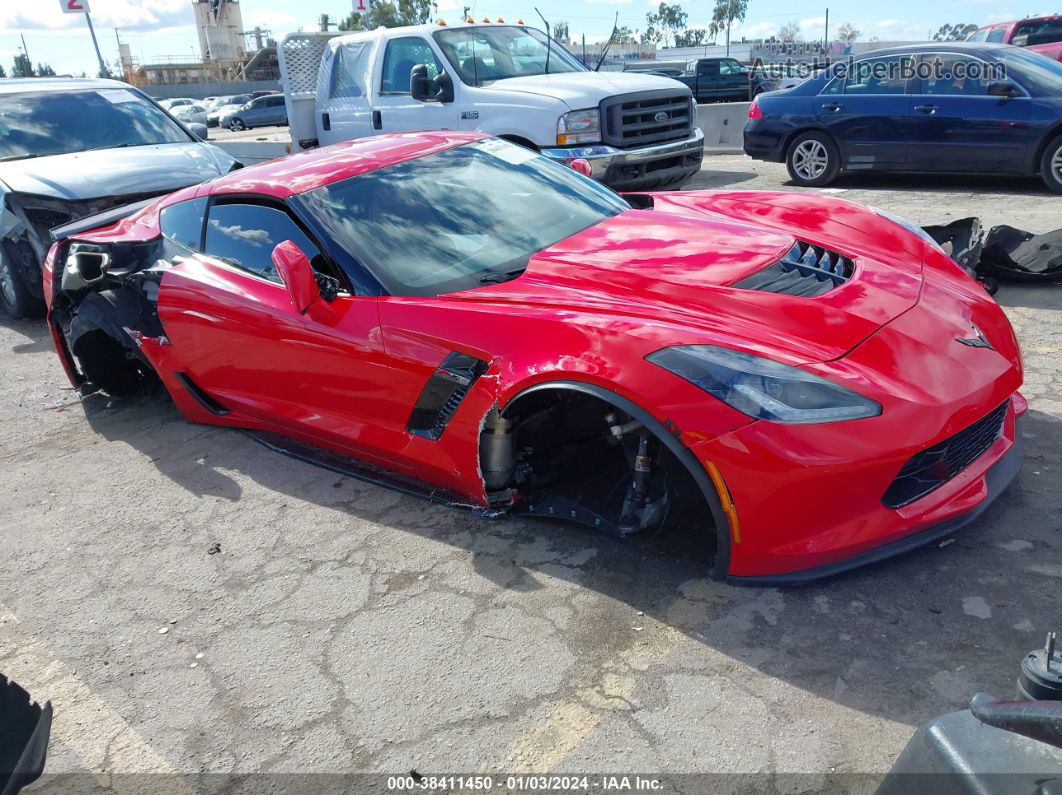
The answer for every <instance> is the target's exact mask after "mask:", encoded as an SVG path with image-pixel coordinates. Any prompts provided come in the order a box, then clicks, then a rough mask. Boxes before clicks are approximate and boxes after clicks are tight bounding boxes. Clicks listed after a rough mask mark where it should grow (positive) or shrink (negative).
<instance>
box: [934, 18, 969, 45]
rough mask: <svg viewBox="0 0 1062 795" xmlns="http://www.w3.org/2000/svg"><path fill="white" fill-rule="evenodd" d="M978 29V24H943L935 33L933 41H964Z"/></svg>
mask: <svg viewBox="0 0 1062 795" xmlns="http://www.w3.org/2000/svg"><path fill="white" fill-rule="evenodd" d="M975 30H977V25H971V24H969V23H965V22H960V23H958V24H957V25H941V26H940V28H939V29H938V30H937V32H936V33H934V34H933V41H963V40H964V39H965V38H966V37H967V36H969V35H970V34H971V33H973V32H974V31H975Z"/></svg>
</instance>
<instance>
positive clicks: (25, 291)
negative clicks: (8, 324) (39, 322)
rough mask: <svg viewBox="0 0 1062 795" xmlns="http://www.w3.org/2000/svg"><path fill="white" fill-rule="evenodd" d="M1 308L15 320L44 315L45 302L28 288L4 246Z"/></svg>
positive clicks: (0, 274)
mask: <svg viewBox="0 0 1062 795" xmlns="http://www.w3.org/2000/svg"><path fill="white" fill-rule="evenodd" d="M0 307H2V308H3V311H4V312H5V313H6V314H7V316H8V317H10V318H14V319H15V320H18V319H20V318H25V317H41V316H42V315H44V302H43V301H41V299H39V298H37V296H35V295H33V294H32V293H31V292H30V291H29V288H28V287H26V283H25V282H24V281H23V277H22V274H21V273H20V272H19V268H18V266H17V265H15V263H14V262H12V261H11V256H10V255H9V254H8V252H7V250H6V249H5V248H4V247H3V246H0Z"/></svg>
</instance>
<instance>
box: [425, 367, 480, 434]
mask: <svg viewBox="0 0 1062 795" xmlns="http://www.w3.org/2000/svg"><path fill="white" fill-rule="evenodd" d="M486 369H487V363H486V362H485V361H483V360H482V359H477V358H476V357H475V356H470V355H468V354H467V353H451V354H450V355H448V356H447V357H446V358H445V359H443V362H442V364H440V365H439V368H438V369H437V370H436V371H435V374H434V375H432V377H431V378H429V379H428V383H426V384H425V385H424V389H423V390H421V393H420V397H419V398H417V403H416V405H415V406H414V407H413V413H412V414H410V416H409V423H408V425H407V426H406V428H407V430H408V431H409V432H410V433H412V434H413V435H415V436H422V437H424V438H425V439H432V440H435V439H438V438H439V437H440V436H442V435H443V431H445V430H446V426H447V424H449V422H450V418H451V417H453V416H454V413H455V412H456V411H457V408H458V406H460V405H461V401H462V400H464V399H465V396H466V395H467V394H468V391H469V390H470V389H471V388H472V385H473V384H474V383H475V382H476V379H477V378H479V377H480V376H481V375H483V373H484V371H486Z"/></svg>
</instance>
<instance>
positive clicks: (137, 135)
mask: <svg viewBox="0 0 1062 795" xmlns="http://www.w3.org/2000/svg"><path fill="white" fill-rule="evenodd" d="M189 140H190V139H189V136H188V133H186V132H185V131H184V130H183V129H182V128H181V127H180V125H178V124H177V122H176V121H174V120H173V118H171V117H170V116H169V115H168V114H167V113H165V112H164V111H162V110H160V109H159V108H158V107H156V106H155V105H152V104H151V103H150V102H147V101H146V100H145V99H144V98H143V97H142V96H140V94H138V93H136V92H135V91H130V90H129V89H125V88H100V89H95V90H92V91H84V90H82V91H41V92H33V91H27V92H20V93H15V94H0V160H17V159H20V158H26V157H42V156H45V155H59V154H66V153H67V152H84V151H86V150H88V149H110V148H115V147H121V146H148V145H151V144H171V143H186V142H188V141H189Z"/></svg>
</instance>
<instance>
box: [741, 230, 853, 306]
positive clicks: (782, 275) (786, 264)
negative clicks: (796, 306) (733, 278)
mask: <svg viewBox="0 0 1062 795" xmlns="http://www.w3.org/2000/svg"><path fill="white" fill-rule="evenodd" d="M854 270H855V266H854V265H853V264H852V260H851V259H849V258H848V257H846V256H844V255H843V254H838V253H837V252H836V251H830V250H829V249H826V248H823V247H822V246H814V245H812V244H811V243H805V242H803V241H801V240H798V241H797V242H796V243H795V244H794V245H793V247H792V248H791V249H789V251H788V252H787V253H786V255H785V256H784V257H782V258H781V259H780V260H778V262H775V263H774V264H773V265H768V266H767V267H766V268H764V269H763V270H762V271H757V272H756V273H754V274H752V275H751V276H746V277H745V278H744V279H742V280H741V281H739V282H735V283H734V284H732V285H731V287H737V288H739V289H742V290H759V291H760V292H764V293H782V294H784V295H800V296H804V297H806V298H815V297H816V296H820V295H822V294H824V293H828V292H829V291H830V290H832V289H833V288H834V287H840V286H841V285H842V284H844V283H845V282H847V281H848V280H849V279H851V278H852V272H853V271H854Z"/></svg>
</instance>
